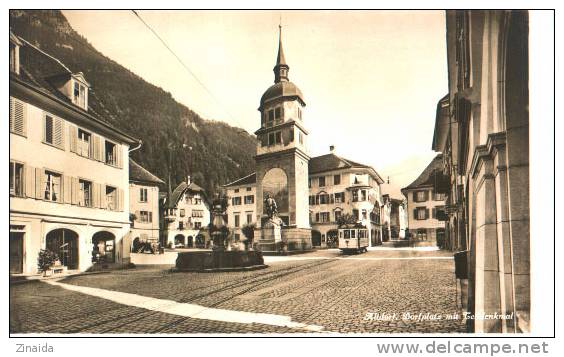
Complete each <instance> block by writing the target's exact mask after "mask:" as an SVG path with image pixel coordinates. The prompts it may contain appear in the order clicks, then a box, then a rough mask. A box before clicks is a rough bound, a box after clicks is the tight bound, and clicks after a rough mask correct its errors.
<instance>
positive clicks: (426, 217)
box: [425, 208, 429, 219]
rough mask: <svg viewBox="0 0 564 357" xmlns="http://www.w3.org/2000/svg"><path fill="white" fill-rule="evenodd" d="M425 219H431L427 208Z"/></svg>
mask: <svg viewBox="0 0 564 357" xmlns="http://www.w3.org/2000/svg"><path fill="white" fill-rule="evenodd" d="M425 219H429V209H428V208H425Z"/></svg>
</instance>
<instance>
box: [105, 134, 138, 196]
mask: <svg viewBox="0 0 564 357" xmlns="http://www.w3.org/2000/svg"><path fill="white" fill-rule="evenodd" d="M104 146H105V149H106V164H108V165H114V166H117V146H116V144H114V143H112V142H109V141H108V140H106V143H105V145H104ZM141 202H146V201H141Z"/></svg>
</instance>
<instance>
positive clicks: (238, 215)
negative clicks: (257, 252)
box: [223, 173, 257, 242]
mask: <svg viewBox="0 0 564 357" xmlns="http://www.w3.org/2000/svg"><path fill="white" fill-rule="evenodd" d="M256 182H257V181H256V174H254V173H253V174H250V175H248V176H245V177H243V178H241V179H239V180H236V181H233V182H231V183H228V184H227V185H224V186H223V190H224V194H225V195H226V196H227V197H228V198H229V205H228V206H227V212H226V214H227V225H228V227H230V228H231V229H232V234H233V237H232V238H233V241H235V242H239V241H241V240H245V238H246V237H245V235H244V234H243V230H242V229H243V227H244V226H245V225H254V226H256V187H257V185H256ZM247 238H248V237H247Z"/></svg>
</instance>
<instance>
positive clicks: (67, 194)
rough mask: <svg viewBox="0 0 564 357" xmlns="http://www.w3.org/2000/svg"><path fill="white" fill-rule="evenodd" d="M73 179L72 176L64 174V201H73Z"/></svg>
mask: <svg viewBox="0 0 564 357" xmlns="http://www.w3.org/2000/svg"><path fill="white" fill-rule="evenodd" d="M71 185H72V180H71V177H70V176H66V175H65V176H63V202H64V203H71V201H72V200H71V198H72V187H71Z"/></svg>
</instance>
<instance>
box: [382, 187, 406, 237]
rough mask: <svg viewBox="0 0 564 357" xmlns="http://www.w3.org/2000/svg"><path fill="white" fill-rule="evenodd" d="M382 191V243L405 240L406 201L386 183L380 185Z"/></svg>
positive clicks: (395, 188) (397, 189)
mask: <svg viewBox="0 0 564 357" xmlns="http://www.w3.org/2000/svg"><path fill="white" fill-rule="evenodd" d="M381 190H382V207H381V211H382V215H381V217H382V218H381V219H382V241H384V242H387V241H398V240H403V239H406V238H407V236H406V230H407V227H408V217H407V200H406V198H405V197H404V195H403V194H402V193H401V191H400V189H399V188H397V187H396V186H395V185H393V184H390V181H389V178H388V181H387V182H386V183H384V184H382V185H381Z"/></svg>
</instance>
